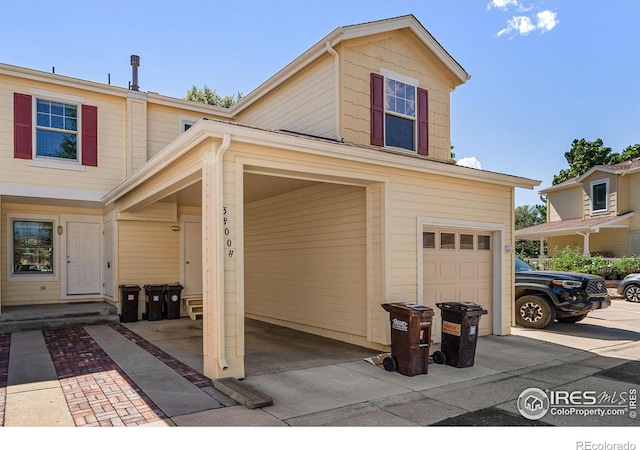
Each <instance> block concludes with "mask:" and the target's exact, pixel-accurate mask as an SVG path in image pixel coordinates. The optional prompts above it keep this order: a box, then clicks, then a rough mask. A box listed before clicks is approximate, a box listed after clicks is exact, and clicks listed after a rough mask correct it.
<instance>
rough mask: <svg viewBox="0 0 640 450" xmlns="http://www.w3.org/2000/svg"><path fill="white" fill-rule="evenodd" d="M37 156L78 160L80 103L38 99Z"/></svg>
mask: <svg viewBox="0 0 640 450" xmlns="http://www.w3.org/2000/svg"><path fill="white" fill-rule="evenodd" d="M36 157H38V158H40V157H44V158H61V159H65V160H71V161H78V105H72V104H69V103H61V102H53V101H51V100H43V99H36Z"/></svg>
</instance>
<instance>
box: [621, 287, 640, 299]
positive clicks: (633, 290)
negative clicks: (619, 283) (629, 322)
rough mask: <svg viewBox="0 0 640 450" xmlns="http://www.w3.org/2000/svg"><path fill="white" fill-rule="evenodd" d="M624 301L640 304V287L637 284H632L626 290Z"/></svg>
mask: <svg viewBox="0 0 640 450" xmlns="http://www.w3.org/2000/svg"><path fill="white" fill-rule="evenodd" d="M624 299H625V300H626V301H628V302H633V303H639V302H640V286H638V285H637V284H630V285H629V286H627V287H626V288H624Z"/></svg>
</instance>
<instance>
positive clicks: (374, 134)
mask: <svg viewBox="0 0 640 450" xmlns="http://www.w3.org/2000/svg"><path fill="white" fill-rule="evenodd" d="M371 145H377V146H379V147H384V77H383V76H382V75H378V74H377V73H372V74H371Z"/></svg>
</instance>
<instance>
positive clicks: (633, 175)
mask: <svg viewBox="0 0 640 450" xmlns="http://www.w3.org/2000/svg"><path fill="white" fill-rule="evenodd" d="M540 193H541V194H543V195H546V197H547V222H546V223H543V224H541V225H536V226H533V227H529V228H524V229H521V230H516V239H523V240H539V241H540V242H541V245H542V243H543V242H544V241H547V248H548V253H549V256H552V255H553V253H554V252H555V251H557V250H562V249H565V248H567V247H569V248H572V249H574V250H578V249H580V250H581V251H582V252H583V253H584V254H591V255H601V256H604V257H610V258H619V257H622V256H626V255H634V254H639V253H640V222H639V221H638V217H636V216H635V214H634V211H636V210H638V209H639V208H640V160H638V159H633V160H630V161H625V162H622V163H619V164H614V165H608V166H595V167H593V168H591V169H590V170H589V171H588V172H586V173H585V174H583V175H581V176H579V177H576V178H573V179H571V180H567V181H565V182H563V183H559V184H557V185H555V186H551V187H548V188H545V189H543V190H542V191H540Z"/></svg>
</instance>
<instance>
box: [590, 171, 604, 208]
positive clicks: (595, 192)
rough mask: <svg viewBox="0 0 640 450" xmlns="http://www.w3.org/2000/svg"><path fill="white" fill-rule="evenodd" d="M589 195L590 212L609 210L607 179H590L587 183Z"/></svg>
mask: <svg viewBox="0 0 640 450" xmlns="http://www.w3.org/2000/svg"><path fill="white" fill-rule="evenodd" d="M589 189H590V195H591V214H606V213H608V212H609V179H604V180H597V181H592V182H591V183H590V185H589Z"/></svg>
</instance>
